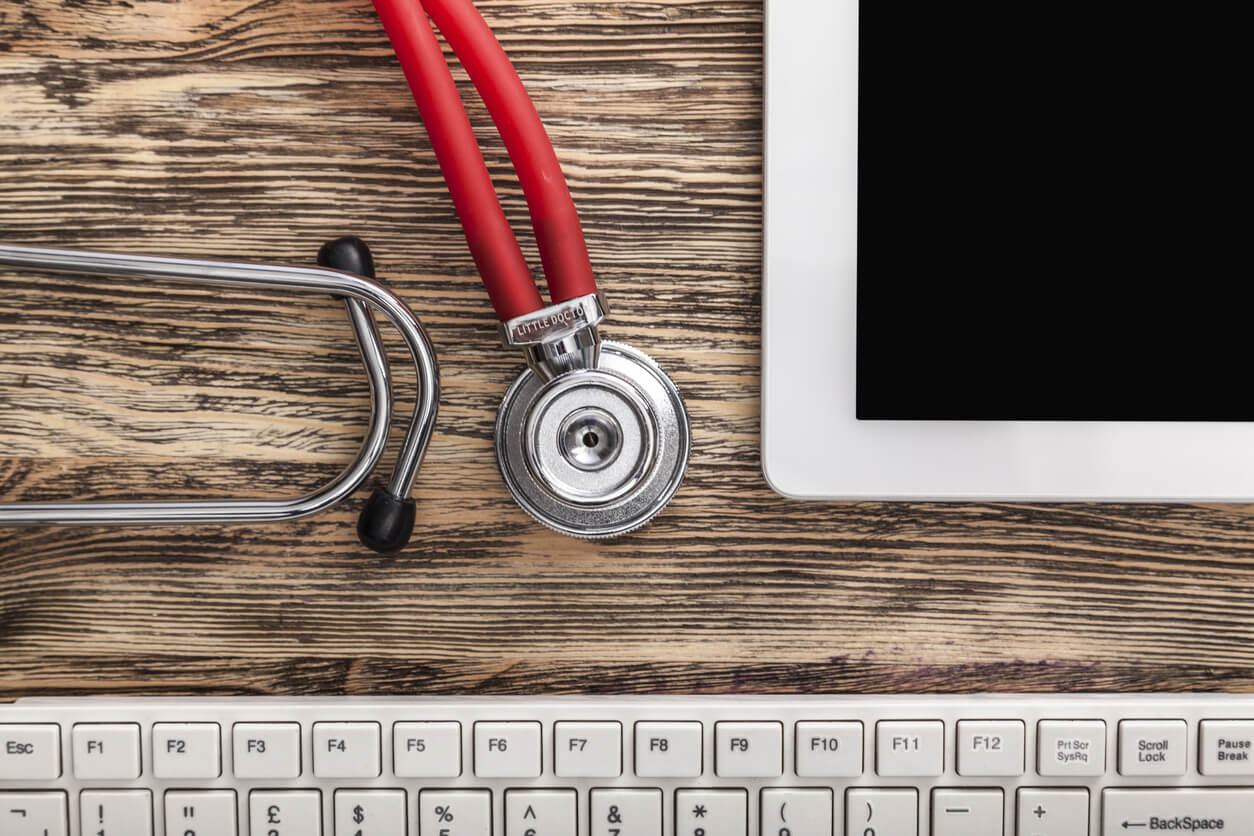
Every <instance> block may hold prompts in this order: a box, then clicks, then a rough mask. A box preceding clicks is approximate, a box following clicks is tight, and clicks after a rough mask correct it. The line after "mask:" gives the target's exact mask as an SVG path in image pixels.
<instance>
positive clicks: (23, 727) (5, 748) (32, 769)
mask: <svg viewBox="0 0 1254 836" xmlns="http://www.w3.org/2000/svg"><path fill="white" fill-rule="evenodd" d="M60 777H61V727H60V726H58V725H56V724H55V723H17V724H4V725H0V781H52V780H55V779H57V778H60Z"/></svg>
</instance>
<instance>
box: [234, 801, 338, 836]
mask: <svg viewBox="0 0 1254 836" xmlns="http://www.w3.org/2000/svg"><path fill="white" fill-rule="evenodd" d="M248 826H249V831H248V832H249V833H252V834H255V835H256V836H260V835H261V834H265V836H320V834H321V833H322V793H320V792H318V791H317V790H253V791H252V792H251V793H249V794H248Z"/></svg>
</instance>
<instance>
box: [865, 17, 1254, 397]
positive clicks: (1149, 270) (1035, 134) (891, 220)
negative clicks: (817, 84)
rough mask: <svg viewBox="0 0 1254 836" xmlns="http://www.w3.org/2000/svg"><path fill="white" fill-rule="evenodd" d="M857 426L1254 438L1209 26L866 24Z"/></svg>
mask: <svg viewBox="0 0 1254 836" xmlns="http://www.w3.org/2000/svg"><path fill="white" fill-rule="evenodd" d="M860 29H861V48H860V116H859V151H858V154H859V163H858V166H859V183H858V214H859V218H858V322H857V325H858V334H857V342H858V359H857V363H858V376H857V408H858V417H859V418H865V419H932V420H943V419H987V420H998V419H1046V420H1069V419H1071V420H1251V419H1254V383H1252V382H1251V374H1250V372H1251V370H1254V362H1252V361H1254V356H1252V352H1251V347H1252V344H1254V340H1252V339H1251V335H1252V334H1254V309H1252V308H1251V305H1250V304H1249V302H1248V301H1247V296H1248V293H1247V286H1248V285H1249V284H1250V282H1251V280H1252V279H1254V270H1252V269H1251V266H1250V260H1251V253H1250V249H1251V247H1250V245H1251V238H1252V237H1254V236H1251V209H1250V206H1251V202H1252V201H1254V194H1252V193H1251V188H1250V187H1251V178H1250V157H1251V154H1252V153H1254V143H1252V142H1251V136H1250V128H1249V124H1248V122H1249V113H1250V102H1251V81H1250V78H1251V77H1250V73H1249V68H1248V64H1247V59H1246V58H1245V57H1244V56H1246V55H1247V54H1248V50H1247V48H1246V47H1244V46H1242V45H1241V44H1240V43H1239V41H1240V39H1241V35H1240V32H1242V31H1245V25H1244V24H1243V23H1239V22H1238V19H1237V10H1236V9H1235V8H1234V9H1233V10H1232V11H1228V10H1227V9H1226V7H1221V6H1213V5H1212V6H1205V5H1203V6H1197V5H1194V6H1189V5H1187V4H1186V5H1183V6H1181V5H1179V4H1173V5H1171V6H1167V5H1162V6H1159V5H1156V4H1152V3H1151V4H1131V3H1128V4H1116V3H1108V2H1102V0H1098V2H1094V3H1088V4H1075V5H1065V4H1064V5H1057V4H1016V3H987V2H985V3H967V4H957V5H955V4H947V3H929V2H915V3H873V2H864V3H862V10H861V22H860Z"/></svg>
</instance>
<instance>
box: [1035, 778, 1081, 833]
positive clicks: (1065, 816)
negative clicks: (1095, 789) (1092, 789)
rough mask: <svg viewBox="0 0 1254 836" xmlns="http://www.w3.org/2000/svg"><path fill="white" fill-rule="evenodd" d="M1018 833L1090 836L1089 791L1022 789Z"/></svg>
mask: <svg viewBox="0 0 1254 836" xmlns="http://www.w3.org/2000/svg"><path fill="white" fill-rule="evenodd" d="M1018 805H1019V830H1018V833H1019V836H1088V832H1089V791H1088V790H1080V789H1056V790H1055V789H1029V788H1023V789H1020V790H1019V800H1018Z"/></svg>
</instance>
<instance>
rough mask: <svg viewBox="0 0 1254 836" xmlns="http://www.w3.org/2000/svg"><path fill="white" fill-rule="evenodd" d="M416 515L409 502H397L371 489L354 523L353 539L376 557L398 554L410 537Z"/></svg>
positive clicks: (390, 495) (398, 498) (397, 500)
mask: <svg viewBox="0 0 1254 836" xmlns="http://www.w3.org/2000/svg"><path fill="white" fill-rule="evenodd" d="M416 514H417V510H416V505H415V503H414V501H413V500H412V499H401V498H400V497H399V496H393V495H392V494H390V493H388V491H387V490H386V489H384V488H375V489H374V493H372V494H370V499H368V500H366V507H365V508H362V509H361V516H360V517H359V518H358V519H357V537H358V538H359V539H360V540H361V542H362V545H364V546H366V547H368V548H371V549H374V550H375V551H377V552H379V553H380V554H389V553H391V552H396V551H400V550H401V549H403V548H405V544H406V543H408V542H409V537H410V535H412V534H413V533H414V517H415V516H416Z"/></svg>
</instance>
